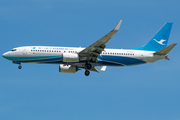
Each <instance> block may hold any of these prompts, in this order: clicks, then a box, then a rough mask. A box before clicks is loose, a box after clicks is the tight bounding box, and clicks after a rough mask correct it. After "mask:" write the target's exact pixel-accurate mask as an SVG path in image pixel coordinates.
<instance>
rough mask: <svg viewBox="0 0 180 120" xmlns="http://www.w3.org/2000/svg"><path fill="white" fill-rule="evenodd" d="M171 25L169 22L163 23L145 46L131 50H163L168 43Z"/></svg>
mask: <svg viewBox="0 0 180 120" xmlns="http://www.w3.org/2000/svg"><path fill="white" fill-rule="evenodd" d="M172 25H173V23H171V22H167V23H165V24H164V26H163V27H162V28H161V29H160V30H159V31H158V32H157V33H156V34H155V35H154V37H152V39H151V40H150V41H149V42H148V43H147V44H146V45H144V46H142V47H138V48H134V49H133V50H147V51H158V50H161V49H163V48H165V47H166V46H167V43H168V39H169V35H170V32H171V28H172Z"/></svg>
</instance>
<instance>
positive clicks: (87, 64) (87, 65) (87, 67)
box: [85, 61, 92, 70]
mask: <svg viewBox="0 0 180 120" xmlns="http://www.w3.org/2000/svg"><path fill="white" fill-rule="evenodd" d="M85 66H86V69H88V70H90V69H91V67H92V65H91V64H90V63H88V61H87V62H86V64H85Z"/></svg>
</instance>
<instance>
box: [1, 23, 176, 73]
mask: <svg viewBox="0 0 180 120" xmlns="http://www.w3.org/2000/svg"><path fill="white" fill-rule="evenodd" d="M121 22H122V20H120V21H119V23H118V24H117V25H116V27H115V28H114V29H113V30H112V31H110V32H109V33H108V34H106V35H105V36H104V37H102V38H101V39H99V40H98V41H96V42H95V43H93V44H92V45H90V46H89V47H87V48H81V47H79V48H78V47H51V46H24V47H17V48H13V49H12V50H10V51H8V52H6V53H4V54H3V57H4V58H6V59H8V60H10V61H12V62H13V63H15V64H19V66H18V68H19V69H21V68H22V66H21V63H39V64H59V72H62V73H76V72H77V71H78V70H80V69H84V70H85V75H86V76H88V75H89V74H90V71H94V72H100V71H105V70H106V67H107V66H131V65H139V64H144V63H153V62H155V61H157V60H161V59H166V60H169V58H168V57H167V55H168V53H169V52H170V51H171V49H172V48H173V47H174V46H175V45H176V44H177V43H174V44H172V45H169V46H167V43H168V39H169V35H170V31H171V28H172V25H173V23H170V22H167V23H165V25H164V26H163V27H162V28H161V29H160V30H159V31H158V32H157V33H156V34H155V35H154V36H153V37H152V39H151V40H150V41H149V42H148V43H147V44H146V45H144V46H142V47H138V48H133V49H105V48H106V45H105V44H106V43H107V42H108V41H109V40H110V39H111V38H112V37H113V36H114V35H115V34H116V32H117V31H118V30H119V28H120V25H121ZM166 46H167V47H166ZM96 66H100V67H101V69H97V68H96Z"/></svg>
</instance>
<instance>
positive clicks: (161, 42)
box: [154, 39, 166, 45]
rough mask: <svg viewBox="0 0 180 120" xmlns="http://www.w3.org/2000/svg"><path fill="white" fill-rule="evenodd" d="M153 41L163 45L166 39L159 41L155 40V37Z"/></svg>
mask: <svg viewBox="0 0 180 120" xmlns="http://www.w3.org/2000/svg"><path fill="white" fill-rule="evenodd" d="M154 41H156V42H157V43H159V44H160V45H165V44H163V42H164V41H166V40H163V39H161V40H160V41H157V40H156V39H154Z"/></svg>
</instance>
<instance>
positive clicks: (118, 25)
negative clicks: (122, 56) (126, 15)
mask: <svg viewBox="0 0 180 120" xmlns="http://www.w3.org/2000/svg"><path fill="white" fill-rule="evenodd" d="M121 22H122V20H120V21H119V22H118V24H117V25H116V27H115V28H114V30H115V31H118V30H119V28H120V25H121Z"/></svg>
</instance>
